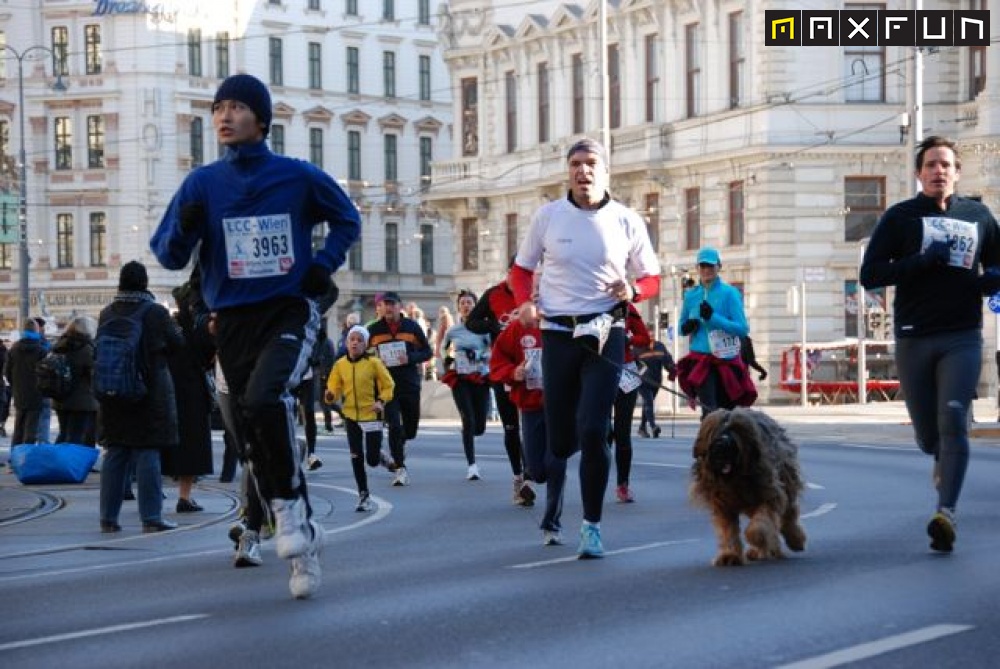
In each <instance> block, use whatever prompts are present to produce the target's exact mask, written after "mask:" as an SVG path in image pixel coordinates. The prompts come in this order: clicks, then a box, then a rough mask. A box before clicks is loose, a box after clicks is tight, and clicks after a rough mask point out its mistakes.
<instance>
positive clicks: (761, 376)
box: [757, 369, 767, 381]
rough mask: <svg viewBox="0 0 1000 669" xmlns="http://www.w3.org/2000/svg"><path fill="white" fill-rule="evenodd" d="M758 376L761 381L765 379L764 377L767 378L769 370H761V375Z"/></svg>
mask: <svg viewBox="0 0 1000 669" xmlns="http://www.w3.org/2000/svg"><path fill="white" fill-rule="evenodd" d="M757 378H758V379H760V380H761V381H763V380H764V379H766V378H767V370H766V369H762V370H761V372H760V376H758V377H757Z"/></svg>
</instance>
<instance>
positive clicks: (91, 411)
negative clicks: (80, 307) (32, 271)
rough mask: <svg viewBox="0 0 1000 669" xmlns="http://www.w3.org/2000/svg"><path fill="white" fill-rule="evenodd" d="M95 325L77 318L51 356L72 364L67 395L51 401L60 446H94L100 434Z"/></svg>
mask: <svg viewBox="0 0 1000 669" xmlns="http://www.w3.org/2000/svg"><path fill="white" fill-rule="evenodd" d="M95 334H96V324H95V321H94V319H93V318H91V317H90V316H77V317H76V318H74V319H73V320H71V321H70V322H69V325H67V326H66V330H65V331H64V332H63V333H62V335H61V336H60V337H59V338H58V339H57V340H56V341H55V343H54V344H53V345H52V353H51V354H50V357H51V355H53V354H55V355H61V356H64V357H65V359H66V360H67V361H68V362H69V369H70V379H71V381H70V384H69V391H68V392H67V393H66V394H65V395H61V396H59V397H53V398H52V405H53V408H54V409H55V410H56V417H57V418H58V419H59V436H58V437H56V443H57V444H81V445H84V446H94V445H95V444H96V440H97V437H96V432H97V409H98V404H97V398H95V397H94V387H93V378H94V335H95Z"/></svg>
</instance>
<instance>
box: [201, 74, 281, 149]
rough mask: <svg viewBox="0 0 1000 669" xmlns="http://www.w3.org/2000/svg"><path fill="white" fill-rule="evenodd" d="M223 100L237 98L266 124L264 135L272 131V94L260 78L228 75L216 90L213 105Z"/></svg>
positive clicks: (247, 75) (246, 75)
mask: <svg viewBox="0 0 1000 669" xmlns="http://www.w3.org/2000/svg"><path fill="white" fill-rule="evenodd" d="M223 100H236V101H237V102H242V103H243V104H245V105H246V106H247V107H249V108H250V111H252V112H253V114H254V116H256V117H257V120H258V121H260V122H261V123H263V124H264V137H267V134H268V133H269V132H270V131H271V94H270V93H269V92H268V90H267V86H265V85H264V83H263V82H262V81H261V80H260V79H258V78H257V77H254V76H251V75H249V74H234V75H232V76H231V77H227V78H226V79H225V80H224V81H223V82H222V84H220V85H219V90H217V91H216V92H215V100H213V101H212V106H213V107H214V106H215V105H217V104H219V103H220V102H222V101H223Z"/></svg>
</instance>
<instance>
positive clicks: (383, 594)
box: [0, 419, 1000, 669]
mask: <svg viewBox="0 0 1000 669" xmlns="http://www.w3.org/2000/svg"><path fill="white" fill-rule="evenodd" d="M694 429H695V425H694V424H693V423H692V422H679V423H678V424H677V428H676V433H675V437H674V438H672V439H671V438H661V439H658V440H646V439H638V438H637V439H636V441H635V447H636V455H635V462H634V466H633V476H632V482H633V488H634V490H635V494H636V498H637V502H636V503H635V504H631V505H622V504H617V503H615V502H614V501H613V494H612V492H613V491H612V490H611V489H610V488H609V493H608V498H607V499H608V502H607V503H606V506H605V517H604V522H603V535H604V541H605V548H606V549H607V551H608V555H607V557H606V558H605V559H603V560H590V561H580V560H576V559H575V548H576V532H577V528H578V527H579V521H580V502H579V488H578V484H577V479H576V475H575V468H576V463H577V460H576V459H574V460H573V461H572V462H571V467H570V470H571V479H570V482H569V484H568V487H567V496H566V506H565V511H564V516H563V522H564V527H565V528H566V531H565V536H566V538H567V544H566V545H565V546H562V547H543V546H542V544H541V533H540V531H539V530H538V529H537V525H538V521H539V519H540V517H541V507H540V506H536V507H535V508H534V509H522V508H516V507H514V506H512V505H511V503H510V493H511V490H510V472H509V468H508V466H507V464H506V458H505V456H504V455H503V453H502V446H501V435H500V433H499V430H498V428H497V426H496V425H492V426H491V427H490V429H489V431H488V433H487V435H485V436H484V437H483V438H481V440H480V442H479V453H480V457H479V462H480V467H481V469H482V470H483V474H484V479H483V480H482V481H479V482H467V481H465V479H464V474H465V462H464V459H463V457H462V456H461V445H460V440H459V436H458V434H457V430H456V429H455V428H454V427H451V426H447V425H442V424H436V425H425V426H424V427H423V428H422V432H421V435H420V436H419V437H418V439H417V440H416V442H415V443H414V444H413V445H412V446H411V448H410V451H409V456H408V457H409V464H410V472H411V480H412V485H411V486H409V487H406V488H393V487H391V486H390V485H389V482H390V475H389V474H388V473H387V472H385V471H384V470H383V471H374V472H370V479H371V488H372V491H373V495H374V496H375V498H376V501H377V502H378V507H377V509H376V511H374V512H372V513H369V514H359V513H356V512H354V510H353V507H354V502H355V492H354V485H353V479H352V477H351V474H350V469H349V465H348V456H347V453H346V448H345V446H344V443H343V440H342V437H341V436H335V437H321V439H320V448H319V452H320V454H321V456H322V457H323V459H324V461H325V462H326V466H325V467H324V468H323V469H321V470H319V471H318V472H315V473H312V474H310V482H311V486H312V487H311V492H312V496H313V500H314V505H315V507H316V515H317V517H318V519H319V521H320V522H321V523H322V524H323V526H324V527H325V529H326V531H327V545H326V551H325V553H324V556H323V567H324V584H323V587H322V589H321V590H320V592H319V594H318V595H317V596H316V597H315V598H313V599H311V600H308V601H295V600H292V599H291V597H290V596H289V594H288V587H287V580H288V567H287V564H286V563H284V561H282V560H279V559H278V558H277V557H276V556H275V555H274V552H273V548H272V547H271V546H270V545H269V544H265V551H264V559H265V564H264V565H263V566H262V567H259V568H255V569H234V568H233V567H232V565H231V556H232V549H231V545H230V544H229V542H228V541H227V540H226V538H225V533H226V529H227V527H228V525H229V522H230V520H231V519H232V518H233V516H234V515H235V499H234V496H233V489H232V487H231V486H222V485H219V484H218V483H214V482H209V481H206V482H205V483H204V484H202V485H201V486H200V488H199V489H198V491H197V492H198V494H197V498H198V499H199V501H201V502H202V503H203V504H204V505H205V506H206V508H207V511H206V513H204V514H198V515H188V516H183V517H179V516H175V515H173V514H170V515H169V516H168V517H171V518H173V519H175V520H180V522H182V523H183V524H184V527H183V528H182V530H181V531H175V532H169V533H164V534H160V535H143V534H141V533H140V532H139V522H138V518H137V517H136V516H135V510H134V507H130V506H126V508H125V510H123V513H122V523H123V525H124V526H125V531H124V532H123V533H122V534H121V535H102V534H100V533H99V531H98V523H97V489H96V481H95V477H94V476H92V477H91V479H89V480H88V482H87V483H85V484H84V485H83V486H79V487H77V486H73V487H66V486H63V487H54V488H53V487H50V488H42V489H33V490H37V491H44V492H48V493H49V494H51V495H52V496H53V497H55V498H57V499H61V500H63V505H62V506H61V507H60V508H58V509H56V510H54V511H53V512H51V513H45V514H44V515H40V516H39V517H34V518H28V519H24V518H22V519H20V520H19V522H9V523H5V524H0V619H2V620H3V621H4V622H3V624H2V625H0V665H2V666H3V667H5V668H6V669H13V668H15V667H64V666H65V667H69V666H72V667H74V668H82V667H102V668H111V667H130V668H134V667H138V666H152V667H185V668H187V669H190V668H191V667H221V666H249V667H258V666H269V667H297V668H300V667H380V668H386V667H477V668H478V667H511V666H523V667H536V666H537V667H579V668H587V667H608V666H612V667H624V666H628V667H734V666H741V667H778V666H794V667H809V668H816V667H832V666H846V665H848V664H849V665H851V666H861V667H907V668H910V667H931V666H933V667H949V666H961V667H988V666H996V659H995V658H996V657H997V656H998V654H1000V638H998V637H997V636H996V634H995V629H996V626H997V623H998V622H1000V614H998V613H997V606H996V601H997V600H998V597H1000V579H998V578H997V576H996V573H997V568H996V558H995V555H996V553H997V550H998V548H1000V546H998V543H1000V518H998V513H997V508H998V507H1000V487H998V486H997V485H996V481H997V480H998V477H1000V451H996V450H994V449H993V448H991V447H990V445H989V444H987V443H985V442H982V441H977V443H976V445H975V447H974V452H973V461H972V466H971V468H970V473H969V476H968V478H967V481H966V487H965V491H964V493H963V501H962V504H961V505H960V511H959V514H960V515H959V523H960V524H959V528H958V529H959V539H958V544H957V547H956V551H955V553H954V554H952V555H950V556H941V555H936V554H932V553H931V552H930V551H929V550H928V541H927V538H926V536H925V533H924V527H925V524H926V522H927V520H928V518H929V516H930V513H931V512H932V511H933V503H934V500H933V497H932V490H931V484H930V461H929V459H928V458H927V457H926V456H923V455H921V454H920V453H918V452H917V451H916V449H915V448H914V447H913V445H912V440H911V438H910V434H909V428H908V427H906V426H904V425H899V424H898V423H894V422H892V421H885V420H880V421H878V422H871V423H865V422H858V421H856V420H847V419H836V420H833V421H828V422H816V421H813V422H803V423H790V424H789V429H790V432H791V433H792V435H793V436H794V437H795V438H796V440H797V441H798V442H799V443H800V447H801V459H802V464H803V469H804V471H805V473H806V477H807V479H808V481H809V489H808V490H807V492H806V494H805V498H804V503H803V509H804V525H805V528H806V531H807V532H808V534H809V542H808V545H807V549H806V551H805V552H804V553H802V554H797V555H794V556H792V557H790V558H789V559H787V560H783V561H780V562H776V563H768V564H754V565H749V566H746V567H742V568H726V569H721V568H714V567H711V566H710V561H711V558H712V556H713V554H714V552H715V543H714V537H713V534H712V531H711V527H710V525H709V523H708V517H707V515H706V513H705V512H703V511H701V510H698V509H695V508H692V507H691V506H690V504H689V503H688V501H687V481H688V469H689V465H690V446H691V440H692V436H693V433H694ZM668 434H669V426H668V429H666V430H665V431H664V437H666V436H667V435H668ZM612 471H613V470H612ZM11 479H12V477H11V476H10V475H9V474H7V475H5V477H4V478H3V479H0V485H11ZM14 485H16V484H14ZM168 493H169V494H170V495H171V499H170V500H168V502H167V504H172V502H173V501H174V495H175V491H174V490H173V489H170V490H168Z"/></svg>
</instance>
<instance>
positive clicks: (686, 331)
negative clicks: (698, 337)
mask: <svg viewBox="0 0 1000 669" xmlns="http://www.w3.org/2000/svg"><path fill="white" fill-rule="evenodd" d="M699 325H700V323H699V322H698V319H697V318H689V319H687V320H686V321H684V322H683V323H681V334H682V335H684V336H685V337H686V336H688V335H691V334H694V332H695V330H697V329H698V326H699Z"/></svg>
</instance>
